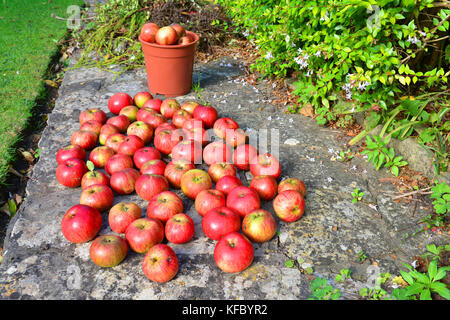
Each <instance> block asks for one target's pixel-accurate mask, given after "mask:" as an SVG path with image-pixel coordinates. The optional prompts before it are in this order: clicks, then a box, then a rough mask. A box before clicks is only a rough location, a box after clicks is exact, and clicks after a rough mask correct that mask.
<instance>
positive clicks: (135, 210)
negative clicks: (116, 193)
mask: <svg viewBox="0 0 450 320" xmlns="http://www.w3.org/2000/svg"><path fill="white" fill-rule="evenodd" d="M141 216H142V211H141V208H140V207H139V206H138V205H137V204H136V203H134V202H120V203H118V204H116V205H114V206H113V207H112V208H111V210H109V214H108V222H109V226H110V227H111V230H112V231H114V232H117V233H125V231H126V230H127V228H128V226H129V225H130V224H131V223H132V222H133V221H134V220H137V219H139V218H141Z"/></svg>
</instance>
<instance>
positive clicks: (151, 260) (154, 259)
mask: <svg viewBox="0 0 450 320" xmlns="http://www.w3.org/2000/svg"><path fill="white" fill-rule="evenodd" d="M178 267H179V265H178V258H177V256H176V254H175V252H174V251H173V249H172V248H171V247H169V246H168V245H166V244H157V245H155V246H153V247H152V248H150V250H148V252H147V254H146V255H145V257H144V262H143V264H142V270H143V271H144V274H145V275H146V277H147V278H149V279H150V280H152V281H155V282H160V283H162V282H167V281H170V280H172V279H173V278H174V277H175V276H176V274H177V273H178Z"/></svg>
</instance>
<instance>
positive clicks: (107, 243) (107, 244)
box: [89, 234, 128, 268]
mask: <svg viewBox="0 0 450 320" xmlns="http://www.w3.org/2000/svg"><path fill="white" fill-rule="evenodd" d="M127 253H128V244H127V242H126V241H125V240H124V239H122V237H119V236H117V235H114V234H107V235H102V236H99V237H97V238H96V239H95V240H94V241H93V242H92V244H91V247H90V249H89V255H90V257H91V260H92V262H94V263H95V264H96V265H98V266H99V267H103V268H111V267H115V266H117V265H118V264H119V263H121V262H122V261H123V260H124V259H125V257H126V256H127Z"/></svg>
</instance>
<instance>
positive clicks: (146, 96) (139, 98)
mask: <svg viewBox="0 0 450 320" xmlns="http://www.w3.org/2000/svg"><path fill="white" fill-rule="evenodd" d="M150 99H153V96H152V94H151V93H150V92H148V91H141V92H138V93H136V94H135V95H134V97H133V101H134V104H135V105H136V106H137V107H138V108H142V107H143V106H144V103H145V102H146V101H147V100H150Z"/></svg>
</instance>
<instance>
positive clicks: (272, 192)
mask: <svg viewBox="0 0 450 320" xmlns="http://www.w3.org/2000/svg"><path fill="white" fill-rule="evenodd" d="M250 188H252V189H255V190H256V192H258V195H259V197H260V198H261V199H262V200H265V201H269V200H272V199H273V198H275V196H276V195H277V190H278V185H277V180H275V178H274V177H272V176H256V177H254V178H253V179H252V181H251V182H250Z"/></svg>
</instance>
